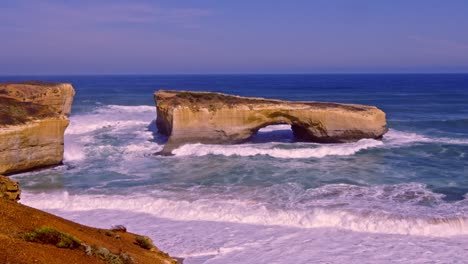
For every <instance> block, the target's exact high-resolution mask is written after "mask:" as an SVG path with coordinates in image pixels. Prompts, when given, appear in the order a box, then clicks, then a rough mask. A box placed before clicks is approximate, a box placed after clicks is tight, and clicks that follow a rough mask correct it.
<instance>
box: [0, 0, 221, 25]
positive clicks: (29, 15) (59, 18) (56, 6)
mask: <svg viewBox="0 0 468 264" xmlns="http://www.w3.org/2000/svg"><path fill="white" fill-rule="evenodd" d="M211 14H212V11H211V10H206V9H200V8H182V7H177V8H174V7H161V6H158V5H155V4H149V3H133V2H128V3H114V4H106V5H104V4H102V3H85V4H78V5H76V4H75V5H69V4H65V3H54V2H50V1H43V2H32V3H31V2H28V3H26V1H19V2H18V5H17V6H16V7H8V8H0V22H1V23H2V24H3V27H2V28H4V29H5V28H10V29H14V30H18V29H19V30H21V29H27V28H31V29H37V28H41V29H57V28H62V27H69V28H72V29H73V28H83V27H90V28H91V27H95V26H100V27H106V26H113V25H129V26H145V25H158V24H161V25H170V26H177V27H183V28H194V27H198V26H200V24H199V21H200V20H201V19H202V18H204V17H207V16H210V15H211Z"/></svg>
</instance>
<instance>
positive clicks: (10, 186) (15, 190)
mask: <svg viewBox="0 0 468 264" xmlns="http://www.w3.org/2000/svg"><path fill="white" fill-rule="evenodd" d="M20 195H21V189H20V188H19V185H18V182H15V181H12V180H10V179H9V178H8V177H6V176H3V175H0V197H2V198H5V199H7V200H10V201H18V200H19V199H20Z"/></svg>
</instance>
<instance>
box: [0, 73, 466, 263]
mask: <svg viewBox="0 0 468 264" xmlns="http://www.w3.org/2000/svg"><path fill="white" fill-rule="evenodd" d="M24 79H44V80H49V81H65V82H71V83H72V84H73V85H74V87H75V89H76V91H77V95H76V97H75V102H74V105H73V113H72V116H71V124H70V126H69V128H68V129H67V132H66V136H65V140H66V142H65V160H64V165H63V166H59V167H56V168H53V169H48V170H43V171H39V172H33V173H27V174H21V175H18V176H15V177H16V178H17V179H18V180H20V182H21V185H22V186H23V189H24V195H23V199H22V201H23V203H26V204H28V205H31V206H34V207H37V208H41V209H44V210H48V211H51V212H53V213H56V214H59V215H62V216H64V217H66V218H69V219H72V220H75V221H79V222H82V223H85V224H90V225H94V226H102V227H109V226H110V225H111V224H122V223H123V224H126V225H127V226H128V227H129V229H130V230H131V231H138V232H142V233H146V234H149V235H150V236H152V237H153V238H154V239H155V240H156V242H157V243H158V245H160V246H161V247H162V248H163V249H165V250H167V251H169V253H171V254H172V255H176V256H181V257H184V258H186V263H249V261H252V259H251V258H252V256H253V255H252V254H254V255H255V256H258V257H259V258H260V259H259V261H257V262H251V263H288V262H289V261H292V260H294V261H296V263H311V261H315V262H324V263H340V261H339V260H340V258H346V257H348V258H353V259H355V260H356V262H359V263H366V261H369V262H370V263H376V262H382V263H386V262H388V261H389V259H391V260H392V261H393V262H401V263H407V261H408V257H410V259H412V260H415V259H414V257H413V258H411V256H413V255H414V254H416V255H415V256H416V257H420V260H421V263H424V261H426V260H428V259H429V260H435V262H437V263H456V262H457V261H458V260H460V261H461V262H460V263H463V261H462V259H463V258H466V257H467V256H466V255H467V253H466V252H467V250H468V248H467V246H466V245H467V243H465V242H467V240H468V202H467V199H466V198H467V197H466V194H467V192H468V171H467V166H468V157H467V156H466V155H467V153H468V107H467V106H468V75H463V74H458V75H226V76H223V75H211V76H210V75H195V76H188V75H185V76H176V75H173V76H41V77H37V76H35V77H1V78H0V81H6V80H8V81H16V80H24ZM163 88H164V89H179V90H207V91H218V92H225V93H231V94H237V95H244V96H256V97H268V98H279V99H286V100H314V101H333V102H342V103H361V104H370V105H375V106H377V107H379V108H381V109H382V110H384V111H385V112H386V113H387V120H388V126H389V128H390V130H389V132H388V133H387V134H386V135H385V136H384V138H383V140H382V141H379V140H371V139H365V140H361V141H359V142H355V143H349V144H313V143H298V142H294V139H293V137H292V132H291V130H290V127H289V126H285V125H280V126H272V127H267V128H264V129H262V130H261V131H260V132H259V133H258V134H257V135H256V136H255V137H254V138H252V140H251V141H250V142H248V143H246V144H241V145H226V146H225V145H223V146H220V145H202V144H189V145H185V146H182V147H180V148H178V149H176V150H175V151H174V152H173V153H174V154H175V156H172V157H158V156H153V155H151V154H152V153H154V152H156V151H158V150H160V149H161V148H162V146H163V144H164V142H165V140H166V139H165V138H164V137H162V136H160V135H159V134H158V133H157V131H156V128H155V124H154V120H155V118H156V113H155V112H156V111H155V107H154V102H153V97H152V93H153V92H154V91H155V90H157V89H163ZM207 237H209V238H210V239H207ZM319 237H320V238H319ZM330 237H337V239H336V241H331V240H330V239H331V238H330ZM312 238H313V239H312ZM311 239H312V240H311ZM314 239H315V240H314ZM402 239H403V240H402ZM357 241H360V242H359V243H363V244H365V245H366V247H364V248H365V249H366V250H369V251H366V250H363V251H359V250H358V248H356V247H357V246H358V245H359V243H358V242H357ZM396 241H400V242H401V241H405V243H406V242H408V243H406V244H405V245H401V247H400V248H398V250H397V249H395V251H392V250H390V251H389V247H390V246H391V245H395V243H397V242H396ZM410 242H411V243H413V244H414V243H416V244H419V245H421V248H420V250H422V251H421V252H419V251H418V248H417V247H413V248H411V247H410V244H409V243H410ZM286 247H287V248H291V250H293V252H294V258H293V257H292V256H291V255H289V258H288V255H286V256H285V255H284V254H282V253H281V252H282V251H281V249H282V250H284V248H286ZM332 247H335V248H336V247H339V248H342V252H341V253H340V254H339V255H337V254H336V252H335V253H333V252H332V251H333V250H332ZM374 247H377V248H378V249H376V248H374ZM428 248H430V250H429V251H430V252H432V253H430V254H429V253H428V254H429V255H427V257H428V258H427V259H426V258H425V257H423V256H422V255H421V254H423V253H424V252H425V251H424V249H428ZM307 249H314V250H313V251H316V250H319V251H320V250H321V251H323V252H328V253H329V254H321V255H320V254H318V255H317V253H313V252H311V251H310V250H307ZM379 250H381V253H382V254H384V253H385V254H387V255H388V258H382V259H380V258H378V257H377V254H378V252H379ZM356 252H361V253H362V254H357V253H356ZM366 252H367V253H366ZM372 252H374V254H372ZM389 252H390V253H389ZM448 252H450V253H451V255H450V256H451V257H450V256H446V255H445V254H448ZM405 260H406V262H405ZM415 263H417V261H415Z"/></svg>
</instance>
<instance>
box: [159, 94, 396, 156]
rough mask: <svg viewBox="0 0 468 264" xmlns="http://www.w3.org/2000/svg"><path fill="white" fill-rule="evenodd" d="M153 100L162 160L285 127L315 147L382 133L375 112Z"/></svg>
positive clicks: (262, 102) (315, 105) (321, 105)
mask: <svg viewBox="0 0 468 264" xmlns="http://www.w3.org/2000/svg"><path fill="white" fill-rule="evenodd" d="M154 97H155V101H156V104H157V119H156V124H157V127H158V131H159V132H160V133H162V134H164V135H166V136H169V139H168V141H167V143H166V145H165V146H164V149H163V151H161V152H160V153H159V154H163V155H169V154H170V153H171V151H172V150H173V149H175V148H177V147H179V146H181V145H183V144H186V143H204V144H233V143H241V142H244V141H245V140H247V139H248V138H250V137H251V136H252V135H254V134H255V133H256V132H257V131H258V130H259V129H260V128H262V127H265V126H268V125H274V124H290V125H291V129H292V131H293V133H294V136H295V137H296V139H297V140H298V141H308V142H320V143H344V142H352V141H357V140H359V139H363V138H373V139H379V138H381V137H382V135H383V134H384V133H385V132H387V126H386V118H385V113H384V112H383V111H382V110H380V109H378V108H377V107H375V106H366V105H357V104H338V103H326V102H294V101H282V100H274V99H264V98H250V97H240V96H233V95H227V94H221V93H211V92H189V91H168V90H160V91H157V92H156V93H155V94H154Z"/></svg>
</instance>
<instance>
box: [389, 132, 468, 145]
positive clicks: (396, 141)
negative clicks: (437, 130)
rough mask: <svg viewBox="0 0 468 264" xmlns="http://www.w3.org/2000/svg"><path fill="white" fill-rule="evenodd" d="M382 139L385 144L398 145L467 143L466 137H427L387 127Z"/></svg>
mask: <svg viewBox="0 0 468 264" xmlns="http://www.w3.org/2000/svg"><path fill="white" fill-rule="evenodd" d="M383 140H384V142H385V144H386V145H389V146H400V145H407V144H411V143H440V144H457V145H458V144H460V145H465V144H468V139H463V138H446V137H428V136H425V135H421V134H416V133H411V132H403V131H398V130H395V129H389V131H388V132H387V133H386V134H385V135H384V137H383Z"/></svg>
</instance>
